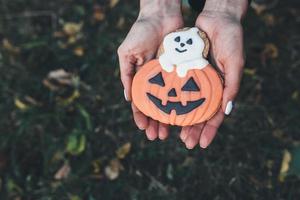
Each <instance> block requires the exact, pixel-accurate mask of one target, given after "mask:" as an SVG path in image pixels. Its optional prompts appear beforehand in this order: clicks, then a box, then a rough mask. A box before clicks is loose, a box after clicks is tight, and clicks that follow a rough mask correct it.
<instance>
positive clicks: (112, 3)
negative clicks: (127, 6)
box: [109, 0, 120, 8]
mask: <svg viewBox="0 0 300 200" xmlns="http://www.w3.org/2000/svg"><path fill="white" fill-rule="evenodd" d="M119 1H120V0H110V3H109V7H110V8H113V7H115V6H116V5H117V4H118V3H119Z"/></svg>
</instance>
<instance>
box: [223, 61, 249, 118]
mask: <svg viewBox="0 0 300 200" xmlns="http://www.w3.org/2000/svg"><path fill="white" fill-rule="evenodd" d="M243 66H244V59H243V58H240V59H235V60H231V61H229V62H226V63H225V64H224V78H225V86H224V91H223V102H222V110H223V112H224V114H225V115H229V114H230V113H231V111H232V109H233V103H234V99H235V97H236V95H237V94H238V91H239V88H240V81H241V78H242V73H243Z"/></svg>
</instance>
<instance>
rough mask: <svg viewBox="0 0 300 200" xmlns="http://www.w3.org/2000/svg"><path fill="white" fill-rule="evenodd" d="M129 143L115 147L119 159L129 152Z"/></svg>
mask: <svg viewBox="0 0 300 200" xmlns="http://www.w3.org/2000/svg"><path fill="white" fill-rule="evenodd" d="M130 149H131V144H130V142H127V143H126V144H124V145H122V146H121V147H120V148H119V149H117V151H116V154H117V157H118V158H119V159H123V158H125V157H126V155H127V154H128V153H129V152H130Z"/></svg>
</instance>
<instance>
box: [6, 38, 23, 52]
mask: <svg viewBox="0 0 300 200" xmlns="http://www.w3.org/2000/svg"><path fill="white" fill-rule="evenodd" d="M2 45H3V48H4V49H6V50H8V51H10V52H12V53H19V52H20V48H19V47H16V46H14V45H13V44H12V43H11V42H10V41H9V40H8V39H6V38H4V39H3V40H2Z"/></svg>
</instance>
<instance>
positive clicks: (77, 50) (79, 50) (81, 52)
mask: <svg viewBox="0 0 300 200" xmlns="http://www.w3.org/2000/svg"><path fill="white" fill-rule="evenodd" d="M73 52H74V54H75V55H76V56H79V57H81V56H83V55H84V49H83V48H82V47H77V48H75V49H74V51H73Z"/></svg>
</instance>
